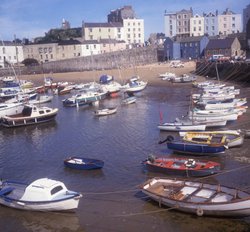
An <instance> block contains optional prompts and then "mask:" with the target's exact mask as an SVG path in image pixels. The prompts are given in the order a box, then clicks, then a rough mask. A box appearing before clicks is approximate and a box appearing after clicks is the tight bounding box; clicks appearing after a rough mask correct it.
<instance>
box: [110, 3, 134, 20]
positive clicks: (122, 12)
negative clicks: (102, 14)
mask: <svg viewBox="0 0 250 232" xmlns="http://www.w3.org/2000/svg"><path fill="white" fill-rule="evenodd" d="M135 18H136V16H135V12H134V10H133V8H132V6H124V7H122V8H119V9H116V10H112V11H110V13H109V14H108V22H121V23H122V22H123V19H135Z"/></svg>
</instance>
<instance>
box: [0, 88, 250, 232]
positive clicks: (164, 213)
mask: <svg viewBox="0 0 250 232" xmlns="http://www.w3.org/2000/svg"><path fill="white" fill-rule="evenodd" d="M173 87H174V88H173ZM190 89H191V87H190V85H186V84H185V85H181V86H180V85H177V84H176V85H173V86H169V87H150V86H149V87H147V89H146V90H145V91H144V92H142V93H140V95H138V100H137V103H136V104H132V105H128V106H122V105H121V104H120V103H121V98H120V97H118V98H112V99H106V100H104V101H103V102H102V103H101V105H103V106H116V105H118V111H117V113H116V114H114V115H109V116H106V117H100V118H96V117H94V115H93V111H94V109H95V108H94V107H89V106H87V107H80V108H79V109H78V110H77V109H76V108H65V107H63V106H62V101H61V100H62V99H64V98H65V97H67V96H55V97H54V99H53V101H52V103H50V104H49V106H53V107H58V108H59V113H58V115H57V118H56V121H55V122H51V123H49V124H43V125H38V126H29V127H23V128H21V127H20V128H15V129H11V128H9V129H8V128H1V129H0V142H1V147H0V177H1V178H3V179H12V180H13V179H14V180H18V181H25V182H31V181H33V180H35V179H37V178H42V177H48V178H52V179H57V180H60V181H63V182H64V183H65V185H66V186H67V187H68V188H69V189H71V190H75V191H79V192H82V194H83V198H82V199H81V200H80V204H79V208H78V209H77V211H76V213H40V212H25V211H20V210H15V209H10V208H7V207H3V206H0V229H1V231H18V232H19V231H53V232H54V231H144V232H146V231H157V232H159V231H174V232H177V231H192V232H194V231H249V230H250V220H249V218H245V219H223V218H207V217H201V218H200V217H197V216H194V215H189V214H184V213H179V212H176V211H168V209H167V208H160V207H159V206H158V204H157V203H155V202H153V201H150V200H149V199H148V198H146V197H145V196H144V195H143V194H142V193H141V192H140V190H139V185H140V184H141V183H143V182H144V181H146V180H147V179H148V178H151V177H154V176H157V175H158V176H159V175H160V174H154V173H148V172H146V171H145V170H144V169H143V168H142V166H141V164H140V162H141V161H142V160H145V159H146V158H147V156H148V155H149V154H151V153H155V154H158V155H166V156H167V155H173V154H170V153H171V151H168V150H167V148H166V146H165V145H158V141H159V140H161V139H164V138H165V137H166V136H167V135H168V134H169V133H167V132H160V131H159V130H158V129H157V123H158V122H159V111H162V112H163V115H164V121H171V120H174V119H175V118H176V117H180V116H181V115H183V114H185V113H186V112H187V111H188V107H189V95H190ZM248 91H249V89H243V90H242V96H244V97H246V96H247V93H248ZM248 100H249V99H248ZM248 118H249V113H247V114H245V115H243V116H242V117H241V118H240V119H239V120H238V122H237V123H231V124H230V125H229V127H228V128H234V129H235V128H250V124H249V122H248ZM172 135H175V134H174V133H172ZM249 149H250V145H249V141H247V140H246V141H245V143H244V145H243V146H242V147H241V148H234V149H231V150H228V151H227V152H226V154H224V155H221V156H220V157H211V158H210V159H211V160H214V161H218V162H221V164H222V167H223V169H224V170H235V169H237V170H235V171H230V172H228V173H226V174H223V175H218V176H214V177H210V178H208V179H207V181H211V182H215V183H221V184H226V185H230V186H234V187H239V188H247V187H249V186H250V180H249V176H250V168H243V167H245V166H246V165H249V163H250V162H249V160H250V153H249ZM72 155H79V156H84V157H92V158H97V159H102V160H104V162H105V165H104V168H103V169H102V170H97V171H75V170H71V169H68V168H65V167H64V165H63V160H64V158H66V157H68V156H72ZM238 168H240V169H238Z"/></svg>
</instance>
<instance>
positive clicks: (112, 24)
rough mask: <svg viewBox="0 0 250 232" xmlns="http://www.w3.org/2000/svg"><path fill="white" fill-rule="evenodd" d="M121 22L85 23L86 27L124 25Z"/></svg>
mask: <svg viewBox="0 0 250 232" xmlns="http://www.w3.org/2000/svg"><path fill="white" fill-rule="evenodd" d="M122 26H123V25H122V23H120V22H111V23H84V27H122Z"/></svg>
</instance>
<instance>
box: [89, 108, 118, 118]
mask: <svg viewBox="0 0 250 232" xmlns="http://www.w3.org/2000/svg"><path fill="white" fill-rule="evenodd" d="M116 112H117V108H116V107H110V108H104V109H99V110H96V111H94V114H95V116H106V115H110V114H115V113H116Z"/></svg>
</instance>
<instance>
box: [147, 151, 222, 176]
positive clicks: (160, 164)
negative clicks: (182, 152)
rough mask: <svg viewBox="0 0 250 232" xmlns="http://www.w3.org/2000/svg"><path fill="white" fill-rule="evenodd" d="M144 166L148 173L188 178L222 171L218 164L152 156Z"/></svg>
mask: <svg viewBox="0 0 250 232" xmlns="http://www.w3.org/2000/svg"><path fill="white" fill-rule="evenodd" d="M143 164H144V165H145V166H146V168H147V170H148V171H152V172H161V173H164V174H168V175H180V176H186V177H189V176H193V177H201V176H209V175H213V174H216V173H218V172H219V171H220V164H219V163H217V162H213V161H202V160H198V159H190V158H185V157H182V158H179V157H178V158H177V157H155V156H153V155H150V156H149V157H148V159H147V160H145V161H144V162H143Z"/></svg>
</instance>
